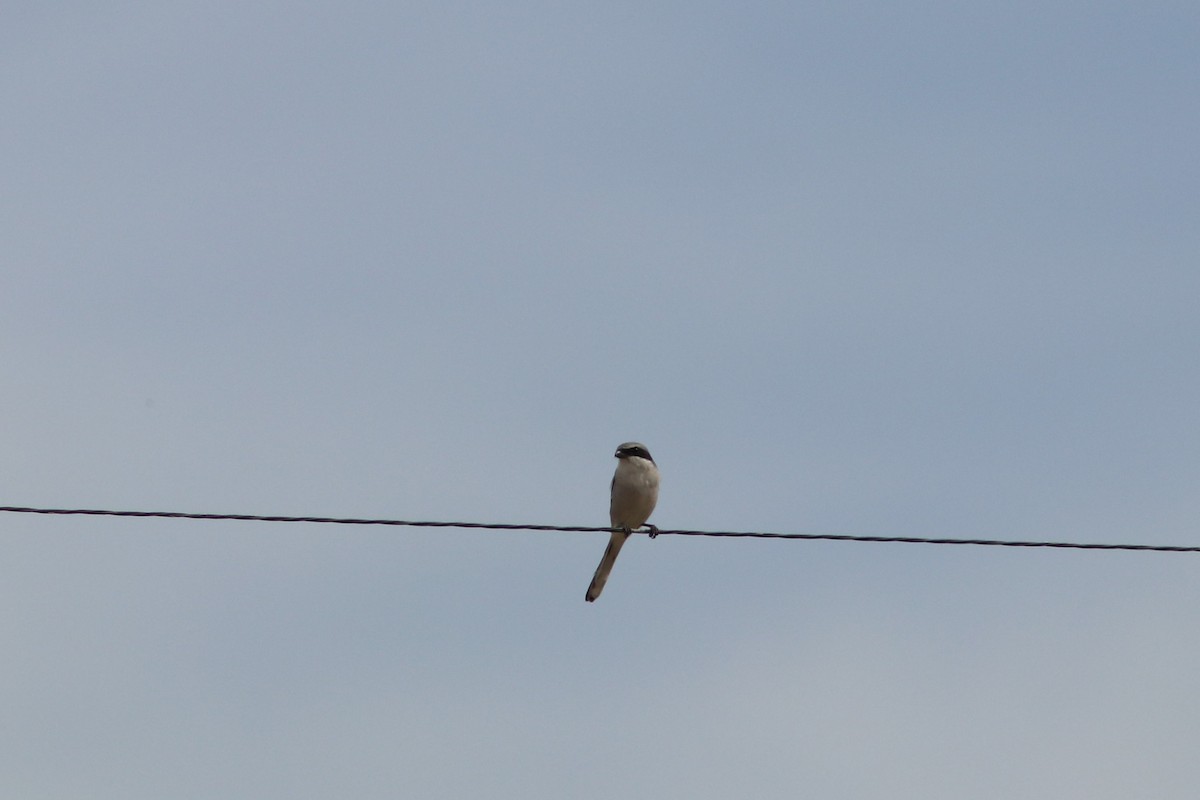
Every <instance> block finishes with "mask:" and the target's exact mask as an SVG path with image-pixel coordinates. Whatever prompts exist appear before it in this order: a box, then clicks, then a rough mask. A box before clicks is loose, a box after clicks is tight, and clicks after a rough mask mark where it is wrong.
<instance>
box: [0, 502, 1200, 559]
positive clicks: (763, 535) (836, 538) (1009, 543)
mask: <svg viewBox="0 0 1200 800" xmlns="http://www.w3.org/2000/svg"><path fill="white" fill-rule="evenodd" d="M0 511H5V512H9V513H12V514H51V515H64V516H71V515H83V516H93V517H156V518H162V519H205V520H232V521H237V522H309V523H315V524H322V525H391V526H396V527H406V528H474V529H479V528H482V529H486V530H501V531H560V532H567V533H609V532H611V531H612V530H613V529H612V528H601V527H592V526H586V525H526V524H510V523H504V522H429V521H426V522H413V521H409V520H399V519H358V518H354V517H292V516H283V515H264V514H196V513H190V512H186V511H108V510H101V509H92V508H27V507H22V506H0ZM636 532H637V533H655V532H654V531H636ZM655 535H661V536H719V537H728V538H737V539H801V540H807V541H831V542H874V543H886V544H957V545H975V546H980V547H1041V548H1056V549H1064V550H1140V551H1150V552H1156V553H1200V546H1197V547H1187V546H1183V545H1170V544H1103V543H1095V542H1091V543H1089V542H1053V541H1016V540H1009V539H946V538H931V537H925V536H862V535H856V534H848V533H769V532H762V531H692V530H668V529H662V530H658V531H657V532H656V533H655Z"/></svg>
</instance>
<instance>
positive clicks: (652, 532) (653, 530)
mask: <svg viewBox="0 0 1200 800" xmlns="http://www.w3.org/2000/svg"><path fill="white" fill-rule="evenodd" d="M646 528H647V529H648V530H647V531H646V532H647V533H649V534H650V538H651V539H653V538H654V537H655V536H658V527H657V526H655V525H651V524H650V523H648V522H647V523H646Z"/></svg>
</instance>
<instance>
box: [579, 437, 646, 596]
mask: <svg viewBox="0 0 1200 800" xmlns="http://www.w3.org/2000/svg"><path fill="white" fill-rule="evenodd" d="M613 455H615V456H616V457H617V458H618V459H620V460H619V461H618V462H617V471H616V472H615V473H613V479H612V495H611V497H610V498H609V501H608V520H609V523H610V527H613V528H621V530H619V531H613V532H612V534H611V535H610V536H609V539H608V549H606V550H605V551H604V558H602V559H600V566H598V567H596V575H595V576H594V577H593V578H592V585H591V586H589V587H588V590H587V601H588V602H589V603H590V602H592V601H593V600H595V599H596V598H597V597H599V596H600V592H602V591H604V583H605V581H607V580H608V573H610V572H612V568H613V564H614V563H616V561H617V553H620V552H621V546H622V545H624V544H625V540H626V539H628V538H629V535H630V533H631V532H633V531H635V530H637V529H638V528H640V527H642V526H643V525H645V524H646V520H648V519H649V518H650V514H651V512H653V511H654V504H655V503H657V502H658V467H657V466H655V464H654V459H653V458H651V457H650V451H649V450H647V449H646V445H644V444H642V443H640V442H626V443H625V444H623V445H621V446H620V447H618V448H617V452H616V453H614V454H613ZM649 527H650V535H651V536H652V537H653V536H655V535H656V534H657V533H658V529H657V528H655V527H654V526H653V525H650V526H649Z"/></svg>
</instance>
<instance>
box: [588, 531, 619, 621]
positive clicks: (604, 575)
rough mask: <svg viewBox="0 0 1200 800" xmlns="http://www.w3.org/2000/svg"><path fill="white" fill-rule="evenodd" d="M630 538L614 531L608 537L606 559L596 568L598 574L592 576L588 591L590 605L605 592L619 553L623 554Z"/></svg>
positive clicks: (605, 551)
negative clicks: (605, 585) (609, 574)
mask: <svg viewBox="0 0 1200 800" xmlns="http://www.w3.org/2000/svg"><path fill="white" fill-rule="evenodd" d="M628 538H629V534H627V533H625V532H623V531H613V534H612V536H610V537H608V547H607V548H605V550H604V558H602V559H600V565H599V566H598V567H596V574H595V575H593V576H592V585H591V586H589V587H588V590H587V601H588V602H589V603H591V602H592V601H594V600H595V599H596V598H597V597H599V596H600V592H602V591H604V584H605V583H606V582H607V581H608V573H610V572H612V568H613V564H615V563H617V553H620V552H621V547H622V546H623V545H624V544H625V540H626V539H628Z"/></svg>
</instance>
